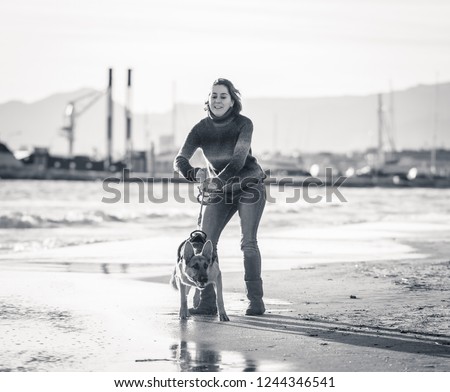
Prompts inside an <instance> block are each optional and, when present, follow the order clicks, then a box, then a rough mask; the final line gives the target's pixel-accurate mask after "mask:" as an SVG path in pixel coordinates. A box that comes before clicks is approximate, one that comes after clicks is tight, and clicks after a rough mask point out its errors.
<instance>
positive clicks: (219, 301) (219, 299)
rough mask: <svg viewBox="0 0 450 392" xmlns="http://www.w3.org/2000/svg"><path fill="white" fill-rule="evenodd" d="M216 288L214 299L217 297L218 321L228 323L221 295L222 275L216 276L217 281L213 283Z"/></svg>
mask: <svg viewBox="0 0 450 392" xmlns="http://www.w3.org/2000/svg"><path fill="white" fill-rule="evenodd" d="M215 286H216V297H217V308H218V309H219V319H220V321H230V319H229V318H228V316H227V313H226V312H225V306H224V304H223V295H222V273H220V272H219V275H218V276H217V280H216V282H215Z"/></svg>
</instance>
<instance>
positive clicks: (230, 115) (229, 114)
mask: <svg viewBox="0 0 450 392" xmlns="http://www.w3.org/2000/svg"><path fill="white" fill-rule="evenodd" d="M208 117H209V118H210V119H211V120H212V121H213V122H214V123H215V124H224V123H226V122H229V120H232V119H233V118H234V113H233V108H232V107H231V108H229V109H228V110H227V112H226V113H225V114H224V115H223V116H220V117H217V116H216V115H214V113H213V112H211V110H210V109H208Z"/></svg>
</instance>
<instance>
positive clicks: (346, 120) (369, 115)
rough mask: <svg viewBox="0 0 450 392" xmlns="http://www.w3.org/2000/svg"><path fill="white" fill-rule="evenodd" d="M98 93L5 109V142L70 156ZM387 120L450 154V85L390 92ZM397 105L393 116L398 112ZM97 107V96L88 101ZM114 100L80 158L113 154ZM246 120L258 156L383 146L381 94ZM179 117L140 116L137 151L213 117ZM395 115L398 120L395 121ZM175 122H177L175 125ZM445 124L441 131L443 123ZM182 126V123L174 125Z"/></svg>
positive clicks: (272, 105) (407, 145) (119, 109)
mask: <svg viewBox="0 0 450 392" xmlns="http://www.w3.org/2000/svg"><path fill="white" fill-rule="evenodd" d="M90 93H92V94H95V90H92V89H88V88H85V89H80V90H77V91H73V92H67V93H58V94H54V95H51V96H49V97H47V98H45V99H42V100H39V101H36V102H32V103H24V102H19V101H10V102H6V103H3V104H0V142H3V143H6V144H7V145H8V146H9V147H10V149H13V150H16V149H19V148H28V149H30V148H32V147H36V146H38V147H48V148H49V149H50V151H51V152H52V153H53V154H66V153H67V151H68V142H67V139H66V138H65V137H64V136H63V131H62V130H61V128H62V126H63V125H65V121H67V119H66V118H65V117H64V112H65V108H66V105H67V103H68V102H70V101H73V100H76V99H77V98H79V97H82V96H85V95H86V94H90ZM382 99H383V108H384V109H383V110H384V113H385V114H384V118H385V121H386V123H389V124H393V127H389V128H390V129H391V131H390V136H391V139H392V140H393V142H394V144H395V146H396V148H397V149H400V150H401V149H422V148H430V147H431V146H432V144H433V135H434V129H437V133H436V144H437V146H438V147H444V148H450V83H441V84H439V85H418V86H415V87H412V88H408V89H405V90H399V91H394V92H391V93H385V94H382ZM391 100H392V106H393V111H391V110H390V108H391ZM81 104H84V105H87V104H89V98H87V99H85V100H80V101H78V103H77V104H76V106H75V108H76V110H80V108H81ZM106 106H107V104H106V97H105V96H102V97H101V98H100V99H99V100H98V101H96V102H95V103H94V104H93V105H92V106H91V107H90V108H89V109H88V110H86V111H85V112H84V113H83V114H82V115H81V116H79V117H78V118H77V120H76V126H75V143H74V150H75V151H74V152H75V154H84V155H91V156H96V157H103V156H104V154H105V152H106ZM243 107H244V109H243V112H242V114H244V115H246V116H248V117H250V118H251V119H252V121H253V124H254V133H253V142H252V145H253V150H254V151H255V152H256V153H260V152H263V151H271V152H274V151H283V152H286V153H291V152H317V151H329V152H341V153H342V152H351V151H361V150H365V149H367V148H370V147H375V146H376V144H377V137H378V136H377V129H378V114H377V112H378V95H377V94H372V95H365V96H340V97H323V98H250V99H244V100H243ZM175 112H176V115H175V116H173V115H172V112H171V111H167V112H165V113H148V114H145V113H134V114H133V147H134V149H136V150H146V149H148V147H149V145H150V142H151V141H154V142H155V143H156V147H157V149H161V150H162V149H164V148H169V147H170V146H163V145H160V143H159V140H160V137H161V136H162V135H170V134H171V132H172V129H175V147H176V146H179V145H180V144H181V143H182V142H183V139H184V137H185V135H186V134H187V132H188V131H189V130H190V129H191V128H192V126H193V125H195V124H196V123H197V122H198V121H199V120H200V119H201V118H203V117H204V116H205V112H204V110H203V102H198V103H196V104H192V103H189V104H188V103H177V104H176V111H175ZM392 113H393V116H392V115H391V114H392ZM174 119H175V120H174ZM436 121H437V124H438V126H437V127H436V126H435V124H436ZM173 122H175V125H174V124H173ZM113 146H114V148H113V150H114V154H115V156H116V157H117V158H119V157H121V156H122V154H123V152H124V148H125V147H124V146H125V116H124V108H123V106H121V105H120V104H118V103H115V104H114V136H113Z"/></svg>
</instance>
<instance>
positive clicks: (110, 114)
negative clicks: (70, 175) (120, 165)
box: [106, 68, 113, 169]
mask: <svg viewBox="0 0 450 392" xmlns="http://www.w3.org/2000/svg"><path fill="white" fill-rule="evenodd" d="M112 86H113V70H112V68H109V78H108V90H107V96H108V98H107V109H106V110H107V115H106V116H107V117H106V127H107V128H106V134H107V142H106V149H107V157H106V169H109V167H110V166H111V164H112V134H113V98H112Z"/></svg>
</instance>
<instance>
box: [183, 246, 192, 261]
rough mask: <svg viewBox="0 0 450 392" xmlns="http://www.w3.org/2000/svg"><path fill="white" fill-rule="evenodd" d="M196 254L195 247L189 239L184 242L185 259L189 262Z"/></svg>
mask: <svg viewBox="0 0 450 392" xmlns="http://www.w3.org/2000/svg"><path fill="white" fill-rule="evenodd" d="M194 255H195V252H194V247H193V246H192V244H191V243H190V242H189V241H187V242H186V243H185V244H184V253H183V259H184V260H185V261H186V262H189V260H190V259H192V258H193V257H194Z"/></svg>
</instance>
